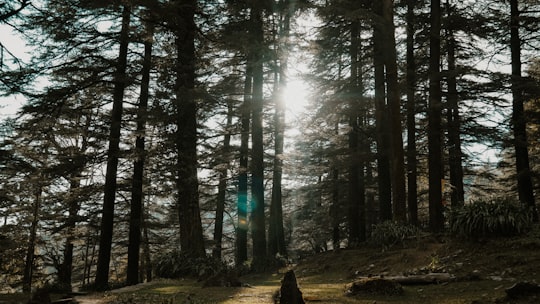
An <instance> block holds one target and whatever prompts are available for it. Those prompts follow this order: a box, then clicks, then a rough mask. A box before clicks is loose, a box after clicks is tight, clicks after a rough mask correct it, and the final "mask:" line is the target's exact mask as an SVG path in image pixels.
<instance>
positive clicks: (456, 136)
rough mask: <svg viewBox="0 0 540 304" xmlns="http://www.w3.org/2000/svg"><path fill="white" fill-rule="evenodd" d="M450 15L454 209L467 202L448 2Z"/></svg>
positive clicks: (449, 113) (449, 119) (450, 150)
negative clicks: (464, 187) (464, 188)
mask: <svg viewBox="0 0 540 304" xmlns="http://www.w3.org/2000/svg"><path fill="white" fill-rule="evenodd" d="M446 8H447V11H448V12H447V14H448V20H449V22H448V25H447V27H448V28H447V38H446V39H447V42H446V46H447V48H448V54H447V55H448V78H447V85H448V96H447V103H448V106H447V110H446V111H447V113H446V120H447V124H448V154H449V155H448V157H449V160H448V161H449V169H450V184H451V185H452V194H451V202H452V207H459V206H462V205H463V204H464V202H465V192H464V190H463V167H462V165H461V155H462V153H461V138H460V129H461V118H460V114H459V104H458V92H457V80H456V79H457V70H456V54H455V51H456V41H455V39H454V30H453V27H454V25H453V21H452V18H453V16H452V11H451V10H452V8H451V7H450V3H449V1H448V0H447V1H446Z"/></svg>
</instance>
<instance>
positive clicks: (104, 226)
mask: <svg viewBox="0 0 540 304" xmlns="http://www.w3.org/2000/svg"><path fill="white" fill-rule="evenodd" d="M130 16H131V9H130V7H129V6H127V5H125V6H124V7H123V12H122V29H121V31H120V51H119V55H118V60H117V67H116V74H115V79H114V82H115V83H114V93H113V108H112V113H111V129H110V134H109V149H108V151H107V170H106V173H105V192H104V198H103V209H102V217H101V227H100V238H99V254H98V262H97V270H96V282H95V287H96V289H97V290H105V289H107V288H108V285H109V263H110V261H111V248H112V238H113V225H114V204H115V196H116V174H117V170H118V158H119V152H120V130H121V128H122V110H123V102H124V89H125V86H126V65H127V53H128V44H129V23H130Z"/></svg>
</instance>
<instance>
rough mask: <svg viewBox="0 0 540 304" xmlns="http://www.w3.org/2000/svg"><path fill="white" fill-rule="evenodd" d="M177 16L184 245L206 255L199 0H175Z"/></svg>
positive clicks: (180, 198) (192, 252)
mask: <svg viewBox="0 0 540 304" xmlns="http://www.w3.org/2000/svg"><path fill="white" fill-rule="evenodd" d="M174 5H175V12H176V19H174V33H175V35H176V37H175V39H176V51H177V56H178V57H177V59H176V66H175V69H176V88H175V89H176V111H177V113H176V115H177V116H176V124H177V127H178V130H177V132H176V151H177V154H178V155H177V157H178V160H177V163H178V164H177V170H178V172H177V180H176V186H177V191H178V197H177V200H178V201H177V205H178V218H179V223H180V247H181V250H182V251H183V252H184V253H185V254H186V255H187V256H189V257H192V258H200V257H204V256H206V253H205V249H204V239H203V231H202V223H201V215H200V208H199V181H198V177H197V169H198V162H197V137H198V135H197V102H196V100H195V96H194V95H195V93H194V91H195V60H196V57H195V56H196V55H195V35H196V33H197V26H196V25H195V10H196V7H197V2H196V0H178V1H174Z"/></svg>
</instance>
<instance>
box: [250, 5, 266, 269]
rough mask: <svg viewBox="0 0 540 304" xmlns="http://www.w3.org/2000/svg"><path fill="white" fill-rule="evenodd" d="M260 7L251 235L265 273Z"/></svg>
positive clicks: (255, 31)
mask: <svg viewBox="0 0 540 304" xmlns="http://www.w3.org/2000/svg"><path fill="white" fill-rule="evenodd" d="M258 6H259V5H258V4H254V5H253V8H252V10H251V16H250V19H251V26H252V28H251V35H252V39H253V43H252V45H253V46H254V47H255V49H254V50H253V51H254V54H255V55H254V57H253V59H254V60H253V62H252V65H253V94H252V109H251V115H252V133H251V142H252V144H253V147H252V154H251V159H252V166H251V195H252V201H251V236H252V239H253V268H254V270H256V271H257V270H263V269H264V268H265V267H266V227H265V215H264V209H265V204H264V146H263V145H264V144H263V102H264V100H263V78H264V76H263V60H264V59H263V57H264V56H263V44H264V37H263V21H262V12H261V9H260V7H258Z"/></svg>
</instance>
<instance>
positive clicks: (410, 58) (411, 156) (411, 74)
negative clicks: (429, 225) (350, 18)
mask: <svg viewBox="0 0 540 304" xmlns="http://www.w3.org/2000/svg"><path fill="white" fill-rule="evenodd" d="M415 3H416V0H407V16H406V22H407V55H406V56H407V76H406V77H407V79H406V82H407V206H408V209H409V223H411V224H412V225H415V226H417V225H418V184H417V177H418V169H417V167H418V162H417V160H416V159H417V155H416V154H417V150H416V119H415V116H416V98H415V94H416V61H415V58H414V34H415V26H414V25H415V19H416V18H415V16H414V5H415Z"/></svg>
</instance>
